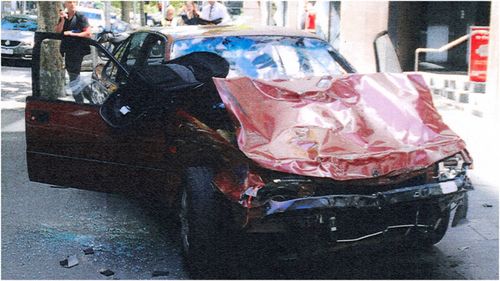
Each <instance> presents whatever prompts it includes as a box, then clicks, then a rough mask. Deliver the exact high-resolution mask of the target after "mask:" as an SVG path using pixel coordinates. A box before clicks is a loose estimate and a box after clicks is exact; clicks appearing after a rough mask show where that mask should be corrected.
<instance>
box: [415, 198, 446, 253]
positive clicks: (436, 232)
mask: <svg viewBox="0 0 500 281" xmlns="http://www.w3.org/2000/svg"><path fill="white" fill-rule="evenodd" d="M450 212H451V211H450V209H449V208H447V209H445V210H443V211H441V210H440V209H439V207H438V206H433V207H431V208H430V210H429V211H428V212H427V217H426V218H425V222H426V223H427V224H429V225H437V227H436V228H435V229H431V230H427V231H426V232H422V231H420V230H415V231H413V235H412V236H410V241H409V243H410V245H409V246H411V248H420V249H425V248H430V247H432V246H433V245H435V244H437V243H438V242H439V241H441V240H442V239H443V237H444V235H445V234H446V231H447V230H448V225H449V224H450ZM438 221H439V224H437V222H438Z"/></svg>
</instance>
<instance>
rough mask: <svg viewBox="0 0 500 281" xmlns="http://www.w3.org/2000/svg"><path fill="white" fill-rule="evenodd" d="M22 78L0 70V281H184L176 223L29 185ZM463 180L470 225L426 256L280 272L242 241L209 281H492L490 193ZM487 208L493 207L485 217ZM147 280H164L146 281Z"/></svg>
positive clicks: (401, 252)
mask: <svg viewBox="0 0 500 281" xmlns="http://www.w3.org/2000/svg"><path fill="white" fill-rule="evenodd" d="M23 77H24V78H23ZM26 77H29V70H28V69H25V68H11V67H2V102H1V107H2V123H1V128H2V159H1V162H2V163H1V168H2V179H1V183H2V186H1V188H2V190H1V192H2V194H1V195H2V196H1V197H2V199H1V200H2V201H1V203H2V205H1V211H2V214H1V215H2V225H1V226H2V228H1V232H2V233H1V234H2V238H1V239H2V241H1V242H2V246H1V247H2V256H1V259H2V260H1V270H2V273H1V278H2V279H189V278H190V276H189V274H188V273H187V271H186V270H185V269H184V267H183V265H182V259H181V255H180V245H179V243H178V239H177V235H178V234H177V233H178V227H177V225H176V223H175V221H176V220H175V218H173V217H171V216H170V215H169V213H168V212H165V210H163V209H162V207H161V206H158V205H151V204H149V203H148V202H146V201H144V200H139V199H133V198H127V197H124V196H121V195H114V194H104V193H97V192H91V191H82V190H77V189H73V188H53V187H51V186H49V185H45V184H39V183H34V182H30V181H29V179H28V175H27V172H26V159H25V154H24V153H25V146H26V144H25V134H24V109H23V108H22V106H21V105H22V101H23V97H22V95H25V94H26V93H27V92H29V85H26V84H25V82H26V81H27V79H26ZM23 79H24V80H23ZM28 80H29V79H28ZM28 82H29V81H28ZM17 85H18V86H17ZM7 86H8V87H7ZM26 89H27V90H26ZM444 114H445V115H446V114H448V115H450V114H451V115H453V114H455V113H454V112H444ZM484 153H487V151H486V150H484ZM478 166H480V165H478ZM61 172H62V173H64V171H61ZM471 176H472V179H473V180H474V182H477V183H479V184H477V185H476V190H474V191H472V192H471V193H470V210H469V216H468V222H467V223H466V224H464V225H462V226H459V227H456V228H450V229H449V231H448V233H447V235H446V236H445V238H444V239H443V240H442V241H441V242H440V243H439V244H437V245H436V246H434V247H433V248H432V249H430V250H426V251H412V250H408V249H403V248H397V247H395V248H389V249H380V248H378V249H374V248H361V249H358V251H356V252H350V251H346V252H343V253H339V254H337V255H334V256H328V257H321V258H317V259H310V260H299V261H288V262H283V261H279V260H276V259H274V258H273V257H272V256H267V255H264V254H259V253H258V252H259V251H258V250H257V251H256V252H257V253H256V254H255V253H254V254H249V255H248V256H245V249H246V248H253V249H254V250H255V249H259V247H260V245H259V244H252V243H253V242H251V241H249V242H248V243H249V245H242V247H241V248H240V250H239V251H238V253H237V254H238V255H236V254H235V253H227V254H226V256H227V259H228V260H234V259H239V262H238V263H237V266H236V267H233V268H231V269H221V270H219V273H220V274H219V275H218V276H215V277H217V278H238V279H498V277H499V275H498V185H493V184H491V183H490V181H488V180H483V178H482V175H481V173H476V172H475V171H472V173H471ZM485 203H486V204H490V205H492V207H483V204H485ZM87 247H92V248H93V249H94V254H90V255H85V254H84V253H83V251H82V250H83V249H84V248H87ZM70 255H76V256H77V259H78V261H79V263H78V265H77V266H74V267H71V268H64V267H62V266H61V265H60V264H59V262H60V261H61V260H63V259H65V258H66V257H67V256H70ZM102 269H110V270H111V271H113V272H114V275H112V276H110V277H106V276H104V275H102V274H100V273H99V271H100V270H102ZM154 271H163V274H164V275H162V276H158V277H153V272H154ZM209 277H211V276H206V278H209Z"/></svg>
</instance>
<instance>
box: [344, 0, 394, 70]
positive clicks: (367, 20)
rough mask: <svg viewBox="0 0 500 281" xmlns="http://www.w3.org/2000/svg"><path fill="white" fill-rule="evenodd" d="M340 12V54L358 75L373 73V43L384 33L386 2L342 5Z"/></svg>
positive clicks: (385, 28) (386, 17)
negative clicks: (379, 34) (378, 34)
mask: <svg viewBox="0 0 500 281" xmlns="http://www.w3.org/2000/svg"><path fill="white" fill-rule="evenodd" d="M340 10H341V11H340V13H341V15H340V52H341V53H342V54H343V55H344V56H345V57H346V58H347V59H348V60H349V61H350V62H351V63H352V64H353V65H354V67H355V68H356V69H357V70H358V72H361V73H370V72H375V71H376V67H375V54H374V51H373V40H374V39H375V36H376V35H377V33H379V32H380V31H382V30H387V23H388V22H387V21H388V18H389V1H343V2H342V4H341V9H340Z"/></svg>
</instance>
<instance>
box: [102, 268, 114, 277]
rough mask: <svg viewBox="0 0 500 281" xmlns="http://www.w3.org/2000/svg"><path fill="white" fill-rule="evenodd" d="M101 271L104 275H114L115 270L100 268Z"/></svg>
mask: <svg viewBox="0 0 500 281" xmlns="http://www.w3.org/2000/svg"><path fill="white" fill-rule="evenodd" d="M99 273H100V274H102V275H104V276H111V275H114V274H115V273H114V271H112V270H109V269H101V270H99Z"/></svg>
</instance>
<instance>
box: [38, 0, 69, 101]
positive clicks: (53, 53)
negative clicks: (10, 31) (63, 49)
mask: <svg viewBox="0 0 500 281" xmlns="http://www.w3.org/2000/svg"><path fill="white" fill-rule="evenodd" d="M61 3H62V2H60V1H40V2H38V20H37V21H38V31H44V32H54V27H55V26H56V24H57V22H58V21H59V10H60V9H62V6H61ZM60 44H61V42H60V41H57V40H45V41H44V42H43V43H42V48H41V53H40V93H41V95H42V96H44V97H47V98H49V99H57V98H58V97H60V96H63V95H64V80H65V69H64V64H63V58H62V56H61V54H60V52H59V46H60Z"/></svg>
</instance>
